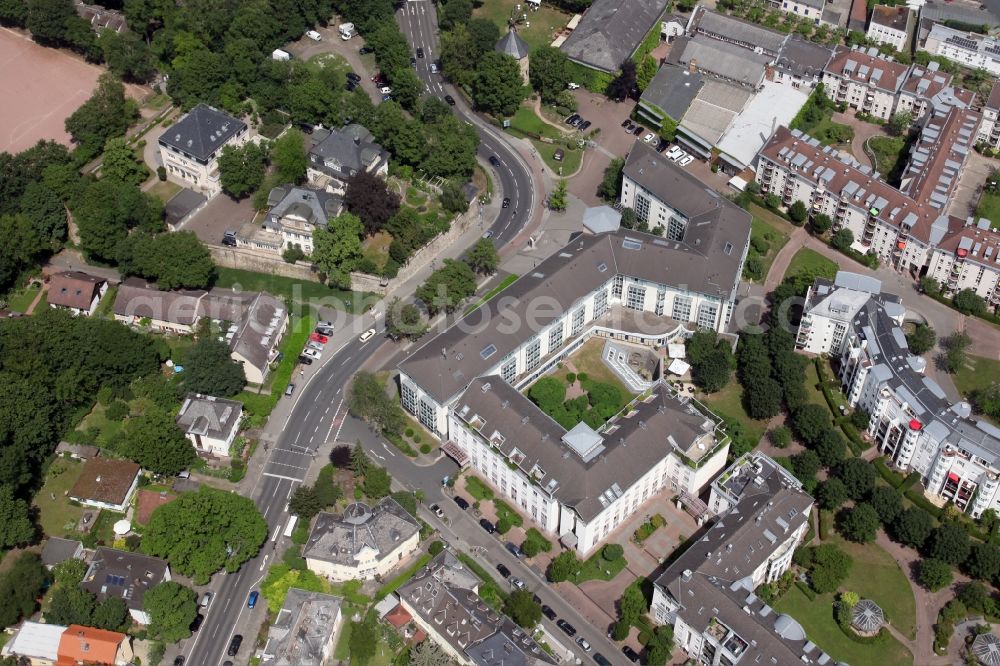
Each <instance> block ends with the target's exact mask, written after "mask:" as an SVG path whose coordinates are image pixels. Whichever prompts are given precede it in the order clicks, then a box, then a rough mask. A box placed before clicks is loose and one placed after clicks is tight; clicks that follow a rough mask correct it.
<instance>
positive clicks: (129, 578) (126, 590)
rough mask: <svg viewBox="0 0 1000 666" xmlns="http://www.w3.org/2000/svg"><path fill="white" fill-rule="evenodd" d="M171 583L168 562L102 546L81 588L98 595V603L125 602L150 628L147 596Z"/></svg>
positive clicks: (92, 561)
mask: <svg viewBox="0 0 1000 666" xmlns="http://www.w3.org/2000/svg"><path fill="white" fill-rule="evenodd" d="M170 579H171V578H170V567H169V566H168V565H167V563H166V561H165V560H161V559H160V558H158V557H150V556H148V555H142V554H140V553H131V552H127V551H124V550H116V549H114V548H105V547H104V546H101V547H99V548H98V549H97V552H95V553H94V557H93V559H91V560H90V566H88V567H87V573H86V574H85V575H84V577H83V582H82V583H80V586H81V587H82V588H83V589H85V590H87V591H88V592H90V593H91V594H93V595H95V596H96V597H97V601H98V603H100V602H102V601H104V600H105V599H109V598H118V599H124V600H125V604H126V605H127V606H128V610H129V614H130V615H131V616H132V619H133V620H135V621H136V622H138V623H139V624H149V621H150V618H149V614H148V613H147V612H146V609H145V607H144V606H143V599H144V598H145V595H146V592H148V591H149V590H150V589H152V588H154V587H156V586H157V585H159V584H160V583H163V582H165V581H169V580H170Z"/></svg>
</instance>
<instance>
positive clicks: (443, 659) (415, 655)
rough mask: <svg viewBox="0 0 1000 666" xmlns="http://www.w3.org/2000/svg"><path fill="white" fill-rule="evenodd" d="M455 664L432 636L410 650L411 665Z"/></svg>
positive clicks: (438, 542)
mask: <svg viewBox="0 0 1000 666" xmlns="http://www.w3.org/2000/svg"><path fill="white" fill-rule="evenodd" d="M434 543H437V544H440V543H441V542H440V541H435V542H434ZM433 545H434V544H431V546H433ZM454 664H455V660H454V659H452V658H451V657H449V656H448V655H447V654H445V651H444V648H442V647H441V646H440V645H438V644H437V642H435V641H434V639H432V638H425V639H424V640H423V641H421V642H420V643H418V644H417V645H414V646H413V648H412V649H411V650H410V662H409V666H454Z"/></svg>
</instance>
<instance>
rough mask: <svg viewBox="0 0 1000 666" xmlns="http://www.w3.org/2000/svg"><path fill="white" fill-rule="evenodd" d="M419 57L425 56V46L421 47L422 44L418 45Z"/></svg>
mask: <svg viewBox="0 0 1000 666" xmlns="http://www.w3.org/2000/svg"><path fill="white" fill-rule="evenodd" d="M417 57H418V58H423V57H424V49H423V47H420V46H418V47H417Z"/></svg>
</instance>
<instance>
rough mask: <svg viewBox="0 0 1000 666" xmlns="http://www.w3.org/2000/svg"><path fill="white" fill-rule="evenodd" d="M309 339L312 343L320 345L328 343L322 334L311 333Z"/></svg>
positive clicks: (328, 339)
mask: <svg viewBox="0 0 1000 666" xmlns="http://www.w3.org/2000/svg"><path fill="white" fill-rule="evenodd" d="M309 339H310V340H312V341H313V342H318V343H320V344H321V345H325V344H326V343H328V342H329V341H330V338H328V337H326V336H325V335H323V334H322V333H311V334H310V335H309Z"/></svg>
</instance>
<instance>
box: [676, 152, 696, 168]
mask: <svg viewBox="0 0 1000 666" xmlns="http://www.w3.org/2000/svg"><path fill="white" fill-rule="evenodd" d="M691 162H694V158H693V157H691V156H690V155H685V156H684V157H682V158H680V159H679V160H677V163H678V164H680V165H681V166H682V167H685V166H687V165H688V164H691Z"/></svg>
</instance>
